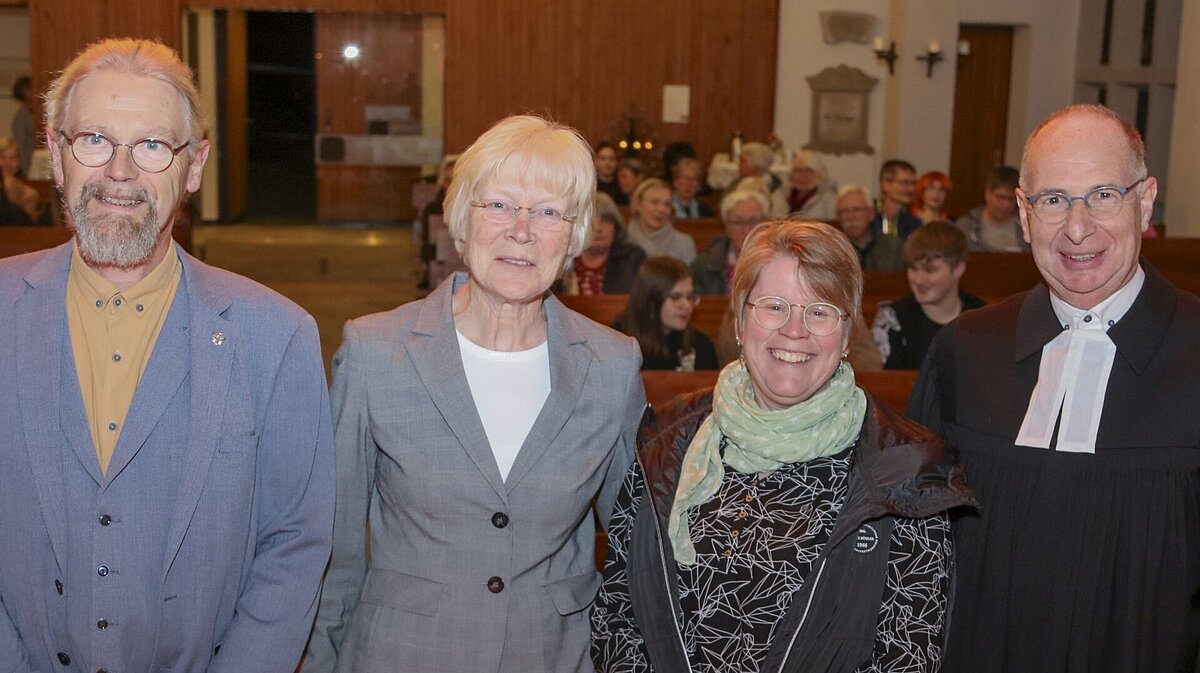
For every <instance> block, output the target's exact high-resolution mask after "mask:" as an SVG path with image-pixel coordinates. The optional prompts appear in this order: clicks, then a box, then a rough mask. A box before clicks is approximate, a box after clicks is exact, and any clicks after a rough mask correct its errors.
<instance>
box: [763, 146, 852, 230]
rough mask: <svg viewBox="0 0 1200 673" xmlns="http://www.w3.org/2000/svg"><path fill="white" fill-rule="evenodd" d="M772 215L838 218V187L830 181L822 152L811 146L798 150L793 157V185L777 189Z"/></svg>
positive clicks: (799, 218) (800, 217)
mask: <svg viewBox="0 0 1200 673" xmlns="http://www.w3.org/2000/svg"><path fill="white" fill-rule="evenodd" d="M776 194H777V195H778V198H776V199H775V203H773V204H772V208H771V216H772V217H778V218H782V217H787V216H790V217H791V218H792V219H796V220H820V221H822V222H832V221H834V220H836V219H837V188H836V186H834V185H833V184H832V183H830V182H829V173H828V171H827V170H826V169H825V161H824V160H822V159H821V155H819V154H817V153H816V152H813V151H812V150H800V151H799V152H797V153H796V158H795V160H794V161H792V186H791V189H788V190H787V191H786V193H785V192H784V191H783V190H780V191H779V192H776Z"/></svg>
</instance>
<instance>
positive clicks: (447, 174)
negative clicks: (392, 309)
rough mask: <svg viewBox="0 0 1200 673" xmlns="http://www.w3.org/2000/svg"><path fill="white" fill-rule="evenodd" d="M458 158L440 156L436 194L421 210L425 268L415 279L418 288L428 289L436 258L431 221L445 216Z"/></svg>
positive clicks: (435, 241) (422, 254) (455, 156)
mask: <svg viewBox="0 0 1200 673" xmlns="http://www.w3.org/2000/svg"><path fill="white" fill-rule="evenodd" d="M457 160H458V155H457V154H447V155H445V156H444V157H442V165H441V166H440V167H439V168H438V176H437V185H438V191H437V196H435V197H433V200H432V201H430V202H429V203H427V204H425V207H424V208H423V209H422V210H421V250H420V253H421V263H422V264H424V265H425V268H424V269H423V270H422V272H421V279H420V280H419V281H417V289H418V290H428V289H429V287H430V285H431V283H430V281H431V272H432V268H431V267H432V266H433V262H434V261H435V260H436V259H437V240H436V239H435V237H434V232H433V221H434V218H437V219H439V220H440V219H441V218H442V217H444V216H445V211H444V210H443V209H442V208H443V202H444V201H445V200H446V188H447V187H449V186H450V181H451V180H452V179H454V162H455V161H457Z"/></svg>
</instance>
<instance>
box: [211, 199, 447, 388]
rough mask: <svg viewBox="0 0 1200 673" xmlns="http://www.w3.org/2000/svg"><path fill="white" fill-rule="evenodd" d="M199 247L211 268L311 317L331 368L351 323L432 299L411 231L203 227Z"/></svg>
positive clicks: (295, 226) (300, 226)
mask: <svg viewBox="0 0 1200 673" xmlns="http://www.w3.org/2000/svg"><path fill="white" fill-rule="evenodd" d="M192 245H193V252H194V253H195V255H196V256H197V257H199V258H200V259H202V260H204V261H205V262H207V263H209V264H212V265H214V266H218V267H221V268H224V269H228V270H230V271H233V272H235V273H239V274H241V275H243V276H247V277H249V278H253V279H254V280H256V281H258V282H260V283H262V284H264V285H266V286H267V287H270V288H272V289H274V290H276V291H278V292H279V293H281V294H283V295H284V296H286V297H288V298H290V299H291V300H292V301H295V302H296V303H297V304H300V305H301V306H303V307H304V308H305V309H307V310H308V312H309V313H311V314H312V315H313V317H314V318H315V319H316V321H317V327H318V329H319V330H320V332H321V350H322V353H323V355H324V357H325V365H326V367H328V366H329V359H330V358H331V357H332V356H333V353H334V352H335V351H336V350H337V348H338V346H339V345H340V344H341V341H342V325H343V324H345V322H346V321H347V320H349V319H350V318H356V317H358V316H361V315H366V314H368V313H374V312H377V311H384V310H387V309H390V308H394V307H396V306H398V305H400V304H403V303H406V302H409V301H412V300H414V299H417V298H419V297H421V296H422V295H423V294H424V293H423V292H421V291H418V290H417V289H416V284H417V278H418V271H419V269H420V263H419V261H418V260H417V247H416V245H415V244H414V243H413V237H412V229H411V228H409V227H406V226H405V227H388V228H381V229H367V228H362V229H354V228H339V227H328V226H321V225H316V224H294V223H263V224H237V225H201V226H198V227H196V228H195V229H194V230H193V234H192Z"/></svg>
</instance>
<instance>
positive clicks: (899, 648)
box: [858, 514, 953, 673]
mask: <svg viewBox="0 0 1200 673" xmlns="http://www.w3.org/2000/svg"><path fill="white" fill-rule="evenodd" d="M952 567H953V544H952V542H951V539H950V519H949V518H948V517H947V516H946V515H945V514H939V515H937V516H934V517H930V518H928V519H903V518H897V519H896V523H895V526H893V528H892V551H891V558H890V559H889V561H888V573H887V580H886V584H885V585H884V589H883V602H882V604H881V605H880V608H879V627H878V631H877V632H876V635H875V652H874V655H873V656H872V658H871V661H870V662H869V663H867V664H864V665H863V666H861V667H859V669H858V671H859V673H882V672H883V671H887V672H888V673H936V672H937V671H939V670H941V667H942V643H943V641H942V636H943V632H944V630H945V628H946V609H947V601H948V595H949V590H950V572H951V569H952Z"/></svg>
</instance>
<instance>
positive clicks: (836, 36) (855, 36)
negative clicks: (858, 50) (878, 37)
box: [821, 11, 875, 44]
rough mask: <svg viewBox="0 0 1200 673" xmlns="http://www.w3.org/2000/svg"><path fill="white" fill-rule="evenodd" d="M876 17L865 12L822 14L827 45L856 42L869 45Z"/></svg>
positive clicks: (822, 34) (822, 27)
mask: <svg viewBox="0 0 1200 673" xmlns="http://www.w3.org/2000/svg"><path fill="white" fill-rule="evenodd" d="M874 25H875V16H874V15H873V14H866V13H864V12H842V11H831V12H821V36H822V37H823V38H824V39H825V44H838V43H839V42H856V43H858V44H867V41H868V40H870V39H871V28H872V27H873V26H874Z"/></svg>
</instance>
